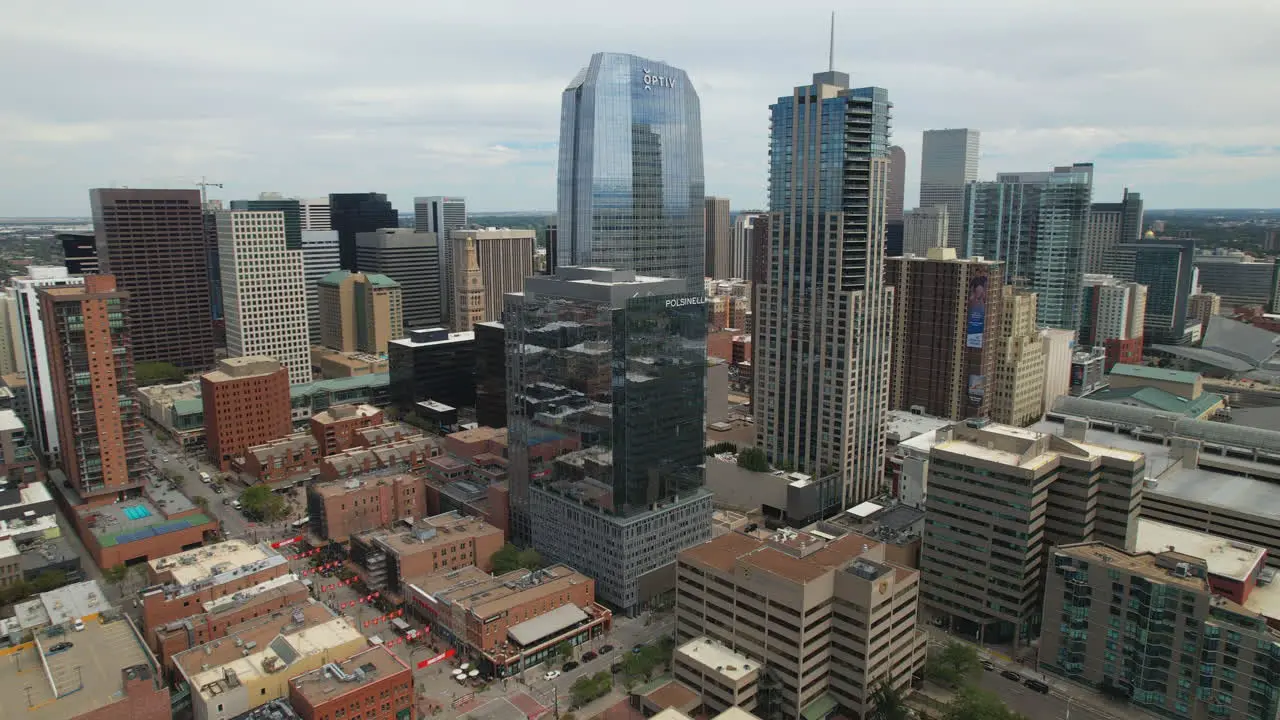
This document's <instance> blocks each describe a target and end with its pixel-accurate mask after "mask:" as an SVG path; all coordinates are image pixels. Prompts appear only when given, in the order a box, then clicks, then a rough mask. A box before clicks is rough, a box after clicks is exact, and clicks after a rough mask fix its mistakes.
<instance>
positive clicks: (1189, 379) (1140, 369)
mask: <svg viewBox="0 0 1280 720" xmlns="http://www.w3.org/2000/svg"><path fill="white" fill-rule="evenodd" d="M1111 374H1112V375H1122V376H1124V377H1135V378H1142V379H1143V380H1164V381H1167V382H1176V383H1193V382H1195V381H1196V378H1197V377H1199V376H1200V374H1199V373H1193V372H1187V371H1185V370H1169V369H1166V368H1158V367H1151V366H1149V365H1127V364H1125V363H1118V364H1116V365H1115V366H1114V367H1112V368H1111Z"/></svg>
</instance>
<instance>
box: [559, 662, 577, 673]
mask: <svg viewBox="0 0 1280 720" xmlns="http://www.w3.org/2000/svg"><path fill="white" fill-rule="evenodd" d="M577 668H578V663H576V662H574V661H572V660H570V661H569V662H567V663H565V664H564V665H561V666H560V671H561V672H569V671H570V670H576V669H577Z"/></svg>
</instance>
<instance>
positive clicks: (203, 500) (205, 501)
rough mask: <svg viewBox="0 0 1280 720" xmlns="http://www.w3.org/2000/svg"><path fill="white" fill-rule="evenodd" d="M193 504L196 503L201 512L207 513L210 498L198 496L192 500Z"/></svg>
mask: <svg viewBox="0 0 1280 720" xmlns="http://www.w3.org/2000/svg"><path fill="white" fill-rule="evenodd" d="M191 502H193V503H195V504H196V505H199V506H200V509H201V510H206V511H207V510H208V509H209V498H207V497H205V496H203V495H197V496H195V497H193V498H191Z"/></svg>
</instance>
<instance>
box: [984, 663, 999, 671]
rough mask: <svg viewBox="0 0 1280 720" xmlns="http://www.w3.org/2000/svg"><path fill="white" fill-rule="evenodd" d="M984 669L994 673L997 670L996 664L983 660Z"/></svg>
mask: <svg viewBox="0 0 1280 720" xmlns="http://www.w3.org/2000/svg"><path fill="white" fill-rule="evenodd" d="M982 669H983V670H986V671H987V672H994V671H995V669H996V664H995V663H993V662H991V661H990V660H983V661H982Z"/></svg>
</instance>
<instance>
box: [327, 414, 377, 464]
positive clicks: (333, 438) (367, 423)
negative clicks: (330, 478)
mask: <svg viewBox="0 0 1280 720" xmlns="http://www.w3.org/2000/svg"><path fill="white" fill-rule="evenodd" d="M384 421H385V418H384V417H383V415H382V411H381V410H379V409H378V408H376V407H374V406H372V405H335V406H333V407H331V408H329V409H328V410H325V411H324V412H321V413H318V414H316V415H313V416H312V417H311V435H312V437H314V438H315V439H316V442H317V443H319V444H320V456H321V457H325V456H328V455H333V454H334V453H340V452H342V451H343V450H346V449H348V448H353V447H355V446H357V445H361V444H362V443H361V442H360V440H361V438H360V436H359V435H358V434H357V431H359V430H363V429H365V428H368V427H373V426H374V425H381V424H383V422H384Z"/></svg>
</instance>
